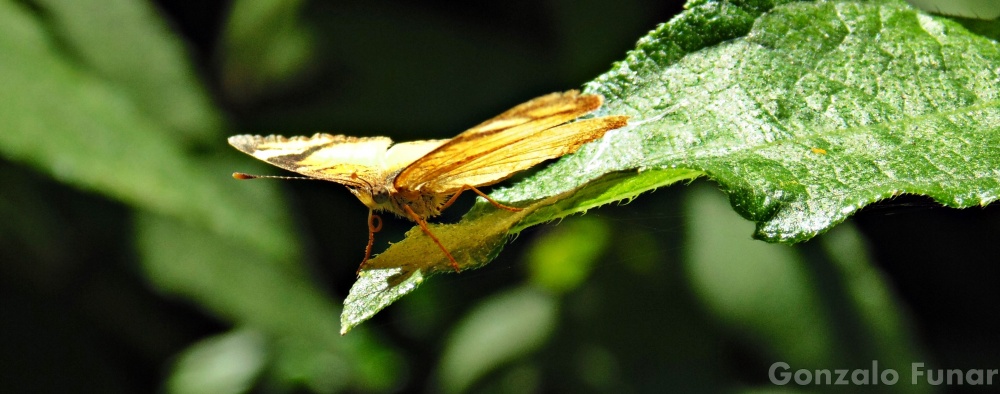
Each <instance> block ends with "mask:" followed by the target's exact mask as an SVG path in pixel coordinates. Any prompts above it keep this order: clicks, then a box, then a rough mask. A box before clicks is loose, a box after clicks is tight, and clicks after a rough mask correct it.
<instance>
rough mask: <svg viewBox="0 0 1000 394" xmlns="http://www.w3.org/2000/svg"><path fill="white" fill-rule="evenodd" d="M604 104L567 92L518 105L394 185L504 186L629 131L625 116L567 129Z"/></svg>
mask: <svg viewBox="0 0 1000 394" xmlns="http://www.w3.org/2000/svg"><path fill="white" fill-rule="evenodd" d="M602 101H603V100H602V98H601V96H596V95H580V94H579V93H578V92H577V91H568V92H564V93H553V94H549V95H545V96H542V97H539V98H536V99H534V100H531V101H528V102H526V103H524V104H521V105H518V106H516V107H514V108H512V109H510V110H508V111H506V112H504V113H502V114H500V115H498V116H496V117H495V118H493V119H490V120H488V121H486V122H483V123H482V124H480V125H478V126H476V127H473V128H472V129H469V130H468V131H466V132H464V133H462V134H459V135H458V136H456V137H455V138H453V139H451V140H450V141H448V142H447V143H446V144H444V145H442V146H441V147H439V148H437V149H435V150H434V151H431V152H430V153H428V154H427V155H426V156H423V157H421V158H419V159H417V160H416V161H415V162H413V163H412V164H410V165H409V166H408V167H406V168H405V169H404V170H403V171H402V172H401V173H400V174H399V175H398V176H396V178H395V180H394V185H395V187H396V188H397V189H399V190H422V191H426V192H437V193H447V192H453V191H456V190H458V189H460V188H462V187H463V186H465V185H468V186H481V185H489V184H492V183H495V182H499V181H501V180H503V179H506V178H508V177H510V176H511V175H512V174H514V173H516V172H518V171H522V170H525V169H527V168H529V167H531V166H534V165H536V164H538V163H540V162H542V161H545V160H548V159H551V158H555V157H559V156H562V155H565V154H567V153H570V152H573V151H575V150H576V149H577V148H579V147H580V146H581V145H583V144H585V143H587V142H590V141H592V140H594V139H597V138H600V137H601V136H603V135H604V133H605V132H607V131H608V130H611V129H615V128H618V127H622V126H624V125H625V123H626V121H627V119H628V118H627V117H625V116H611V117H604V118H596V119H588V120H584V121H579V122H574V123H569V124H564V123H566V122H568V121H570V120H573V119H576V118H578V117H580V116H583V115H585V114H587V113H590V112H592V111H594V110H595V109H597V108H599V107H600V106H601V103H602ZM560 125H562V126H560ZM557 126H558V127H557Z"/></svg>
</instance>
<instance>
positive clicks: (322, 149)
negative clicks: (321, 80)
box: [229, 90, 628, 273]
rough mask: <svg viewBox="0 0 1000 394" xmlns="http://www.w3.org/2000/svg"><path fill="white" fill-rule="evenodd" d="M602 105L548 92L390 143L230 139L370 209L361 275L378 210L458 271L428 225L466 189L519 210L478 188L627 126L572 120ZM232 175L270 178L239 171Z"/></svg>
mask: <svg viewBox="0 0 1000 394" xmlns="http://www.w3.org/2000/svg"><path fill="white" fill-rule="evenodd" d="M603 101H604V99H603V97H602V96H599V95H592V94H580V93H579V92H578V91H576V90H570V91H567V92H562V93H551V94H547V95H544V96H541V97H538V98H535V99H532V100H530V101H528V102H525V103H523V104H520V105H517V106H515V107H514V108H511V109H509V110H507V111H506V112H504V113H502V114H500V115H498V116H496V117H494V118H492V119H490V120H487V121H485V122H483V123H481V124H479V125H478V126H475V127H473V128H471V129H469V130H466V131H465V132H463V133H461V134H459V135H457V136H455V137H454V138H451V139H440V140H425V141H412V142H402V143H397V144H393V141H392V140H391V139H389V138H388V137H349V136H344V135H330V134H324V133H319V134H315V135H313V136H311V137H290V138H286V137H282V136H278V135H270V136H266V137H263V136H257V135H237V136H232V137H229V144H230V145H232V146H233V147H235V148H236V149H239V150H241V151H243V152H244V153H247V154H249V155H251V156H253V157H256V158H257V159H260V160H263V161H266V162H268V163H271V164H273V165H275V166H278V167H281V168H283V169H286V170H289V171H294V172H297V173H299V174H302V175H305V176H307V177H309V178H315V179H321V180H327V181H331V182H336V183H339V184H342V185H344V186H346V187H347V189H348V190H350V192H351V193H352V194H354V195H355V196H356V197H357V198H358V199H359V200H361V202H362V203H364V204H365V205H366V206H367V207H368V246H367V247H365V258H364V260H362V262H361V266H360V267H359V268H358V272H359V273H360V272H361V269H362V268H364V266H365V263H367V261H368V258H369V257H370V256H371V249H372V244H373V243H374V240H375V233H376V232H378V231H379V230H381V228H382V219H381V217H379V216H378V215H376V214H374V212H376V211H389V212H392V213H394V214H396V215H398V216H402V217H405V218H408V219H410V220H412V221H414V222H416V223H417V225H419V226H420V229H421V230H422V231H423V232H424V234H426V235H427V236H428V237H430V238H431V240H433V241H434V242H435V243H436V244H437V245H438V247H440V248H441V250H442V251H443V252H444V254H445V256H447V258H448V260H449V262H450V265H451V267H452V268H453V269H454V270H455V271H456V272H458V271H459V270H460V267H459V265H458V262H457V261H455V258H454V257H452V255H451V253H450V252H449V251H448V249H446V248H445V247H444V245H442V244H441V241H440V240H438V238H437V237H436V236H435V235H434V234H433V233H432V232H431V231H430V229H429V228H428V227H427V219H428V218H431V217H434V216H437V215H438V214H440V213H441V211H442V210H444V209H445V208H448V207H449V206H451V205H452V203H454V202H455V200H456V199H457V198H458V196H459V195H461V194H462V192H465V191H472V192H474V193H476V194H478V195H480V196H482V197H483V198H485V199H486V200H487V201H489V202H490V203H491V204H493V205H494V206H496V207H497V208H500V209H506V210H509V211H518V210H520V209H519V208H516V207H510V206H507V205H503V204H501V203H499V202H497V201H495V200H493V199H492V198H490V197H489V196H487V195H486V194H485V193H483V192H482V191H480V190H479V189H478V187H481V186H488V185H492V184H495V183H498V182H500V181H503V180H504V179H507V178H509V177H510V176H512V175H514V174H515V173H517V172H519V171H523V170H526V169H528V168H530V167H532V166H535V165H537V164H539V163H541V162H543V161H545V160H549V159H553V158H557V157H560V156H563V155H566V154H569V153H572V152H575V151H576V150H577V149H579V148H580V147H581V146H583V145H584V144H586V143H588V142H590V141H593V140H596V139H598V138H601V137H602V136H604V134H605V133H606V132H608V131H609V130H614V129H617V128H621V127H623V126H625V125H626V124H627V123H628V117H627V116H621V115H613V116H603V117H596V118H588V119H582V120H577V121H575V122H570V121H572V120H574V119H576V118H579V117H581V116H583V115H586V114H588V113H591V112H593V111H594V110H596V109H598V108H600V107H601V105H602V104H603ZM233 177H234V178H237V179H252V178H261V177H267V176H260V175H248V174H244V173H240V172H237V173H234V174H233ZM277 178H281V177H277Z"/></svg>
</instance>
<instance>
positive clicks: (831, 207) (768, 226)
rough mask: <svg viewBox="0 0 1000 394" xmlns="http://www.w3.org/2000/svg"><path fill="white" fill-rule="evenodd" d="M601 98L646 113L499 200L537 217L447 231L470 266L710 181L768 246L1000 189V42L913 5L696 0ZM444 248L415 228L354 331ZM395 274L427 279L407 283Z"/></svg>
mask: <svg viewBox="0 0 1000 394" xmlns="http://www.w3.org/2000/svg"><path fill="white" fill-rule="evenodd" d="M772 7H773V8H772ZM727 39H728V40H729V41H724V40H727ZM585 91H587V92H589V93H598V94H602V95H604V96H605V98H606V102H607V104H606V105H605V106H604V107H603V108H601V109H600V110H599V111H598V113H597V114H596V115H598V116H600V115H610V114H624V115H629V116H630V117H631V120H630V124H629V126H628V127H626V128H625V129H621V130H617V131H613V132H609V133H608V134H607V135H606V136H605V137H604V138H603V139H601V140H599V141H596V142H594V143H592V144H589V145H588V146H585V147H584V148H583V149H581V150H580V151H579V152H577V153H576V154H573V155H570V156H567V157H565V158H563V159H562V160H560V161H558V162H557V163H554V164H553V165H551V166H549V167H548V168H545V169H543V170H542V171H539V172H538V173H536V174H534V175H533V176H532V177H530V178H527V179H525V180H524V181H521V182H519V183H517V184H515V185H513V186H511V187H510V188H507V189H502V190H498V191H496V192H494V193H493V195H492V196H493V197H494V198H496V199H497V200H499V201H504V202H509V203H514V204H519V205H520V206H525V205H524V204H528V205H527V206H528V207H529V208H528V209H525V211H522V212H521V213H518V214H510V213H499V212H496V211H495V209H494V208H492V206H490V205H489V204H486V203H484V202H483V201H480V202H479V203H478V204H477V206H476V207H475V208H474V209H473V212H471V213H470V214H467V215H466V217H465V218H464V219H463V220H462V221H461V222H459V223H457V224H452V225H440V226H434V227H432V231H434V232H435V233H436V235H437V236H438V237H439V238H441V240H442V242H443V243H445V245H446V246H448V245H459V244H461V243H462V242H468V243H467V244H462V246H461V247H460V248H459V249H463V250H465V251H463V252H462V253H460V254H461V255H462V257H459V254H455V250H452V253H453V254H455V257H456V258H458V259H459V262H460V264H462V265H463V267H473V266H478V265H481V264H485V263H486V262H487V261H488V260H489V259H490V258H491V257H492V255H493V254H495V251H496V250H498V249H499V248H500V246H502V244H503V242H504V240H505V239H506V237H507V236H508V235H509V234H513V233H516V232H517V231H520V230H521V229H523V228H524V227H527V226H530V225H534V224H537V223H541V222H545V221H549V220H553V219H557V218H559V217H564V216H567V215H570V214H573V213H577V212H582V211H585V210H586V209H589V208H592V207H595V206H599V205H603V204H607V203H611V202H614V201H620V200H624V199H631V198H634V197H635V196H637V195H638V194H639V193H642V192H644V191H648V190H652V189H654V188H656V187H662V186H665V185H669V184H671V183H674V182H677V181H681V180H689V179H693V178H695V177H697V176H700V175H706V176H708V177H710V178H711V179H712V180H714V181H716V182H718V183H719V184H720V185H721V186H722V188H723V190H724V191H725V192H726V193H727V194H728V195H729V198H730V202H731V204H732V206H733V207H734V209H736V210H737V211H738V212H739V213H740V214H741V215H743V216H744V217H746V218H747V219H750V220H752V221H754V222H755V223H756V225H757V226H756V227H757V228H756V232H755V236H756V237H757V238H759V239H763V240H766V241H770V242H784V243H796V242H801V241H805V240H807V239H809V238H811V237H813V236H815V235H817V234H819V233H821V232H823V231H826V230H827V229H829V228H830V227H832V226H834V225H836V224H837V223H840V222H842V221H844V220H845V219H846V218H848V217H849V216H850V215H852V214H853V213H854V212H856V211H857V210H859V209H861V208H862V207H864V206H865V205H868V204H871V203H873V202H876V201H879V200H882V199H886V198H891V197H893V196H897V195H900V194H904V193H910V194H920V195H926V196H929V197H931V198H933V199H935V200H936V201H938V202H940V203H941V204H943V205H946V206H949V207H956V208H961V207H970V206H975V205H986V204H989V203H990V202H992V201H994V200H996V199H997V195H998V193H1000V155H998V154H997V152H1000V151H998V148H1000V101H998V100H1000V51H998V46H997V43H996V42H994V41H991V40H989V39H987V38H983V37H981V36H978V35H975V34H972V33H969V32H968V31H967V30H965V29H964V28H963V27H962V26H960V25H958V24H956V23H954V22H952V21H950V20H948V19H944V18H940V17H932V16H929V15H927V14H924V13H921V12H920V11H917V10H915V9H913V8H911V7H909V6H908V5H906V4H905V3H903V2H901V1H900V2H895V1H885V2H868V3H861V2H822V3H812V2H796V3H790V4H783V5H773V4H766V6H761V5H760V3H753V4H743V3H741V2H733V3H728V2H727V3H723V4H719V3H710V2H692V3H689V4H688V10H687V11H685V13H683V14H681V15H679V16H678V17H677V18H675V19H674V20H672V21H671V22H669V23H666V24H663V25H661V26H660V27H658V28H657V29H656V30H655V31H653V32H651V33H650V34H649V35H648V36H646V37H644V38H643V39H642V40H640V41H639V44H638V46H637V48H636V49H635V50H633V51H631V52H630V53H629V54H628V56H627V57H626V59H625V60H624V61H622V62H620V63H618V64H616V65H615V66H614V68H613V69H612V70H611V71H610V72H608V73H606V74H605V75H602V76H600V77H598V78H597V79H595V80H594V81H592V82H590V83H588V84H587V85H586V87H585ZM550 196H555V197H550ZM529 202H532V203H529ZM493 215H498V216H496V217H494V216H493ZM486 224H489V225H486ZM489 231H495V232H493V233H490V232H489ZM468 234H477V236H476V238H477V239H475V240H473V239H471V238H469V237H468ZM462 240H465V241H462ZM480 241H483V242H480ZM477 242H478V243H477ZM434 249H437V247H436V245H434V244H433V243H431V242H430V240H429V239H428V238H427V237H425V236H423V235H422V234H420V232H419V230H413V231H411V232H410V233H409V234H408V238H407V239H406V240H404V241H403V242H400V243H398V244H395V245H393V246H392V247H390V248H389V249H388V250H387V251H386V252H385V253H383V254H381V255H379V256H377V257H376V258H375V259H374V260H373V267H378V268H377V269H373V270H370V271H365V272H363V273H362V275H361V278H360V279H359V281H358V282H357V283H356V284H355V287H354V289H352V291H351V295H350V296H349V297H348V299H347V300H346V301H345V309H344V313H343V315H342V316H341V324H342V332H346V331H347V330H349V329H350V328H351V327H353V326H355V325H357V324H359V323H360V322H361V321H363V320H365V319H367V318H368V317H370V316H371V315H373V314H374V313H375V312H377V311H378V310H379V309H381V308H383V307H385V306H387V305H388V304H389V303H391V302H392V301H393V300H395V299H397V298H398V297H400V296H402V295H403V294H406V293H407V292H409V291H412V290H413V289H415V288H416V285H417V284H419V282H420V281H422V280H423V278H425V277H426V276H427V275H428V274H430V273H433V272H437V271H440V268H441V267H446V263H445V262H444V261H443V255H441V258H440V259H437V258H436V257H434V256H437V255H439V254H441V253H440V251H439V250H438V251H437V254H435V253H434ZM418 250H422V251H424V252H426V253H423V254H415V253H417V251H418ZM416 256H420V257H416ZM411 257H412V258H411ZM427 259H430V260H433V261H426V260H427ZM435 259H437V260H435ZM386 270H402V272H409V273H411V274H414V273H417V272H419V273H420V274H419V275H406V276H407V278H409V280H404V281H400V282H398V283H397V282H394V281H392V280H390V279H392V278H396V279H398V278H399V274H396V275H395V276H392V275H385V274H384V273H385V272H388V271H386ZM387 278H388V279H387ZM403 284H405V286H403ZM378 294H383V295H384V294H391V295H392V296H391V297H383V298H379V297H378V296H377V295H378Z"/></svg>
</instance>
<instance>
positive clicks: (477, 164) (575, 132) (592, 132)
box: [424, 116, 628, 193]
mask: <svg viewBox="0 0 1000 394" xmlns="http://www.w3.org/2000/svg"><path fill="white" fill-rule="evenodd" d="M627 120H628V118H627V117H625V116H608V117H602V118H594V119H587V120H582V121H579V122H573V123H569V124H565V125H562V126H558V127H554V128H551V129H548V130H544V131H541V132H538V133H535V134H531V135H529V136H528V137H527V138H524V139H521V140H518V141H516V142H514V143H511V144H507V145H504V146H502V147H500V148H498V149H496V150H494V151H492V152H490V153H489V154H486V155H483V156H480V157H479V158H477V159H475V160H471V161H469V162H467V163H463V164H462V165H456V166H454V167H453V168H450V169H449V170H448V171H447V172H445V173H443V174H440V175H439V176H438V177H437V178H436V179H435V180H434V181H433V182H427V183H426V184H425V185H424V189H425V190H427V191H429V192H438V193H446V192H448V191H453V190H458V189H460V188H462V187H463V186H465V185H470V186H477V185H490V184H493V183H496V182H500V181H502V180H504V179H507V178H508V177H510V176H511V175H513V174H514V173H517V172H520V171H524V170H526V169H528V168H531V167H533V166H535V165H537V164H538V163H541V162H543V161H545V160H549V159H553V158H557V157H560V156H563V155H566V154H568V153H571V152H574V151H576V150H577V149H579V148H580V146H582V145H583V144H586V143H588V142H590V141H593V140H595V139H598V138H601V137H602V136H603V135H604V133H606V132H607V131H608V130H613V129H617V128H619V127H622V126H624V125H625V124H626V122H627Z"/></svg>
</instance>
